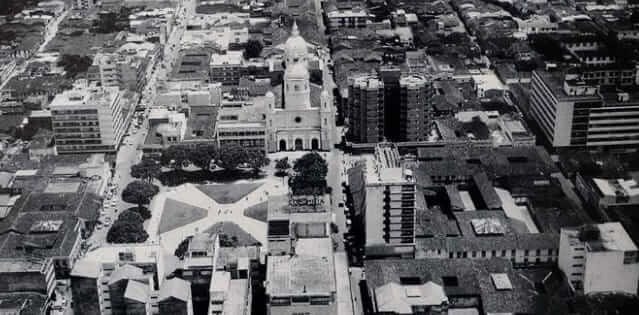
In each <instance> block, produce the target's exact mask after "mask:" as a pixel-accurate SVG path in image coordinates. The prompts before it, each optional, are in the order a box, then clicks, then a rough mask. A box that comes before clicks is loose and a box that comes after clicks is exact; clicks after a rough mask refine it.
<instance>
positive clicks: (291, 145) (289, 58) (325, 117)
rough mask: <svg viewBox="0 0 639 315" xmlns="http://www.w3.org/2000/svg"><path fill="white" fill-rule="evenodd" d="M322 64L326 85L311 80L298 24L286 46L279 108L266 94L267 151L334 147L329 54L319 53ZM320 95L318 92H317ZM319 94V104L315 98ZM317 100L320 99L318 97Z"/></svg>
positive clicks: (307, 56) (333, 108) (324, 149)
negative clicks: (328, 65)
mask: <svg viewBox="0 0 639 315" xmlns="http://www.w3.org/2000/svg"><path fill="white" fill-rule="evenodd" d="M318 55H319V61H320V64H322V65H323V66H322V68H321V69H322V74H323V77H324V78H323V84H322V86H319V85H315V84H313V83H311V81H310V73H309V70H308V69H309V64H308V63H309V57H310V56H311V54H310V53H309V44H308V43H307V42H306V41H305V40H304V38H303V37H302V36H301V35H300V34H299V30H298V28H297V24H294V25H293V29H292V32H291V36H290V37H289V38H288V40H287V41H286V44H285V56H284V62H285V67H286V69H285V72H284V82H283V87H282V93H281V94H282V96H281V99H282V100H281V104H277V105H276V97H275V96H274V94H273V93H271V92H269V93H267V95H266V99H267V108H266V135H267V140H266V144H267V145H266V146H267V151H268V152H278V151H292V150H295V151H298V150H322V151H327V150H330V149H331V148H333V146H334V145H335V141H336V134H335V106H334V104H333V93H332V87H331V86H330V83H331V82H332V78H330V75H329V72H328V69H327V68H326V64H327V61H328V59H327V58H330V57H329V55H328V54H327V53H325V54H324V53H321V52H320V53H318ZM317 92H319V93H317ZM312 94H313V96H317V94H319V97H318V98H319V101H312V97H311V95H312ZM315 98H317V97H315Z"/></svg>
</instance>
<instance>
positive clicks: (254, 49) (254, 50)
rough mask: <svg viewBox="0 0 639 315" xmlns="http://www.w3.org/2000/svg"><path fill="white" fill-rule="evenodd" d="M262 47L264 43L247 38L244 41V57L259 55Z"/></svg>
mask: <svg viewBox="0 0 639 315" xmlns="http://www.w3.org/2000/svg"><path fill="white" fill-rule="evenodd" d="M263 48H264V45H262V42H260V41H259V40H255V39H249V40H248V42H247V43H246V47H244V58H246V59H250V58H257V57H259V56H260V54H261V53H262V49H263Z"/></svg>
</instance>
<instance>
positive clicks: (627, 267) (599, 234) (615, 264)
mask: <svg viewBox="0 0 639 315" xmlns="http://www.w3.org/2000/svg"><path fill="white" fill-rule="evenodd" d="M558 264H559V268H560V269H561V270H562V271H563V272H564V274H565V275H566V278H567V279H568V282H569V284H570V286H571V288H572V289H573V290H575V291H579V292H583V293H584V294H589V293H596V292H624V293H629V294H637V283H638V282H639V253H638V252H637V246H636V245H635V244H634V242H633V241H632V239H630V236H629V235H628V233H627V232H626V230H625V229H624V228H623V226H622V225H621V223H619V222H609V223H603V224H597V225H594V226H584V227H581V228H563V229H561V236H560V241H559V261H558Z"/></svg>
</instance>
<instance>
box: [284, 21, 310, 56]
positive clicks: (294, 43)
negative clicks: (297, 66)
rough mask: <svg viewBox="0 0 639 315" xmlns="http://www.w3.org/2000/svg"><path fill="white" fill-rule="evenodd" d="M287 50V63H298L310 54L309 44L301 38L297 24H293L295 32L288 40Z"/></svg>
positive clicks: (293, 31)
mask: <svg viewBox="0 0 639 315" xmlns="http://www.w3.org/2000/svg"><path fill="white" fill-rule="evenodd" d="M285 49H286V61H287V62H297V61H299V60H302V59H304V58H305V57H306V55H307V54H308V43H307V42H306V41H305V40H304V38H303V37H302V36H300V32H299V29H298V28H297V22H295V23H294V24H293V30H292V31H291V36H290V37H289V38H288V39H287V40H286V45H285Z"/></svg>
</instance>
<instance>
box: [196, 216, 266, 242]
mask: <svg viewBox="0 0 639 315" xmlns="http://www.w3.org/2000/svg"><path fill="white" fill-rule="evenodd" d="M204 233H218V234H226V235H227V236H228V238H229V239H231V238H233V236H235V237H236V238H237V244H236V246H250V245H257V244H260V242H259V241H258V240H256V239H255V238H254V237H253V236H252V235H251V234H249V233H248V232H246V231H245V230H243V229H242V228H241V227H240V226H239V225H237V224H235V223H233V222H229V221H223V222H218V223H215V224H214V225H213V226H211V227H210V228H208V229H206V230H205V231H204Z"/></svg>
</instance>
